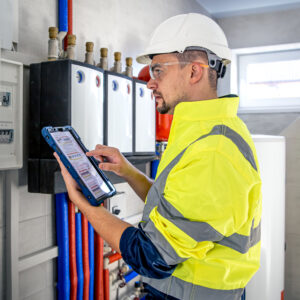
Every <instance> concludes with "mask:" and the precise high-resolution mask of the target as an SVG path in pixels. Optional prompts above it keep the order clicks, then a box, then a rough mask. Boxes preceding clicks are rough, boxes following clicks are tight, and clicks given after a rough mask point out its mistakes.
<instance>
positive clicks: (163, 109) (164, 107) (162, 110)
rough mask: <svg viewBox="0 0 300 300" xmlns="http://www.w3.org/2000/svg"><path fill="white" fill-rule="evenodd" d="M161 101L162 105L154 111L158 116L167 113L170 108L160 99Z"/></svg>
mask: <svg viewBox="0 0 300 300" xmlns="http://www.w3.org/2000/svg"><path fill="white" fill-rule="evenodd" d="M161 99H162V104H161V106H160V107H158V106H157V107H156V109H157V111H158V112H159V113H160V114H162V115H164V114H167V113H168V112H169V110H170V109H171V107H170V106H169V105H167V103H166V101H165V100H164V99H163V98H161Z"/></svg>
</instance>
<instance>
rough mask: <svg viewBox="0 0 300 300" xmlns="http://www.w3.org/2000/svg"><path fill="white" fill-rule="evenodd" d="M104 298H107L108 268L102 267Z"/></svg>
mask: <svg viewBox="0 0 300 300" xmlns="http://www.w3.org/2000/svg"><path fill="white" fill-rule="evenodd" d="M104 300H109V269H104Z"/></svg>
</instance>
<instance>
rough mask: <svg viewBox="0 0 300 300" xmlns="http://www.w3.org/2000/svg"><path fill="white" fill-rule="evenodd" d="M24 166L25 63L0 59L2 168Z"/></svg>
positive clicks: (0, 152)
mask: <svg viewBox="0 0 300 300" xmlns="http://www.w3.org/2000/svg"><path fill="white" fill-rule="evenodd" d="M22 166H23V65H22V64H21V63H18V62H14V61H10V60H5V59H0V170H7V169H18V168H21V167H22Z"/></svg>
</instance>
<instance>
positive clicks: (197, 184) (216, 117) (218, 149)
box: [140, 96, 261, 300]
mask: <svg viewBox="0 0 300 300" xmlns="http://www.w3.org/2000/svg"><path fill="white" fill-rule="evenodd" d="M238 103H239V99H238V97H236V96H227V97H223V98H218V99H213V100H207V101H195V102H182V103H179V104H178V105H177V106H176V108H175V112H174V117H173V122H172V127H171V131H170V136H169V141H168V146H167V148H166V150H165V152H164V153H163V156H162V158H161V162H160V164H159V167H158V172H157V175H156V180H155V183H154V184H153V186H152V187H151V189H150V190H149V193H148V196H147V201H146V206H145V209H144V214H143V220H142V222H141V224H140V225H141V227H142V229H143V230H144V231H145V233H146V235H147V236H148V237H149V238H150V239H151V241H152V242H153V244H154V245H155V247H156V248H157V250H158V251H159V253H160V254H161V256H162V257H163V259H164V260H165V261H166V262H167V263H168V264H169V265H177V267H176V269H175V271H174V272H173V274H172V275H171V276H170V277H168V278H165V279H151V278H146V277H145V278H144V281H145V282H146V283H148V284H149V285H151V286H152V287H154V288H155V289H157V290H159V291H161V292H162V293H165V294H167V295H171V296H173V297H176V298H179V299H197V300H202V299H203V300H209V299H221V300H227V299H228V300H229V299H230V300H232V299H237V300H239V299H240V297H241V294H242V292H243V289H244V287H245V286H246V284H247V283H248V281H249V280H250V279H251V277H252V276H253V274H254V273H255V272H256V271H257V270H258V268H259V260H260V218H261V180H260V175H259V167H258V163H257V157H256V152H255V148H254V144H253V141H252V139H251V136H250V134H249V131H248V129H247V127H246V125H245V124H244V123H243V122H242V121H241V120H240V119H239V118H238V117H237V109H238Z"/></svg>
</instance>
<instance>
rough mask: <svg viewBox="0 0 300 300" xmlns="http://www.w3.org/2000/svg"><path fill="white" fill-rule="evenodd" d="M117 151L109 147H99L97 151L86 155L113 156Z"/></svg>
mask: <svg viewBox="0 0 300 300" xmlns="http://www.w3.org/2000/svg"><path fill="white" fill-rule="evenodd" d="M117 151H118V150H117V149H116V148H113V147H109V146H103V145H97V146H96V149H95V150H91V151H89V152H87V153H86V155H87V156H113V155H115V154H117Z"/></svg>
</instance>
